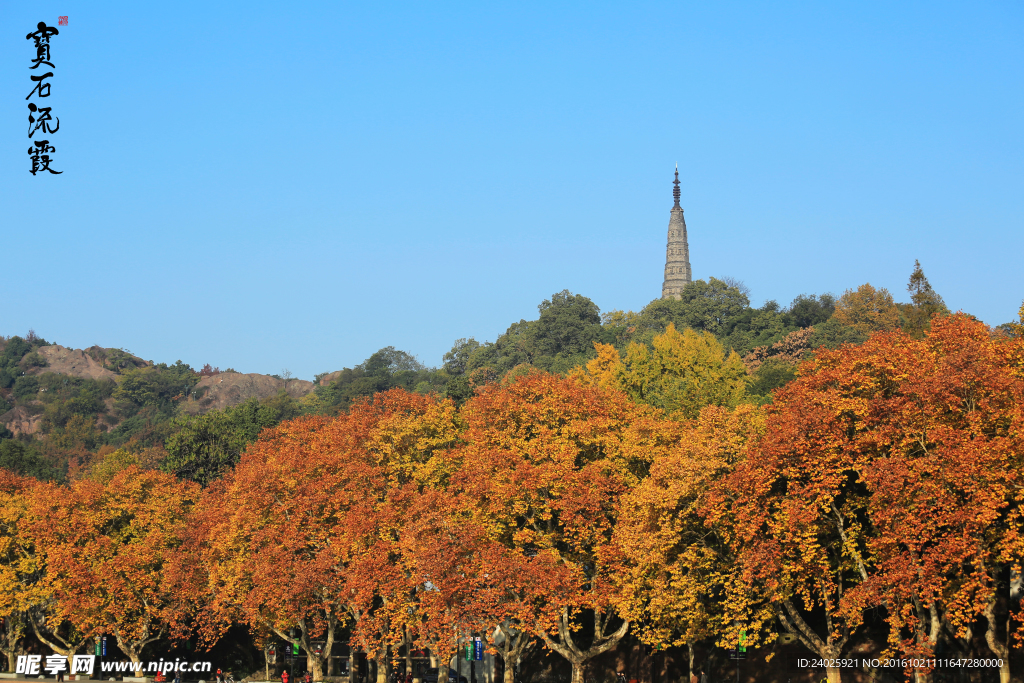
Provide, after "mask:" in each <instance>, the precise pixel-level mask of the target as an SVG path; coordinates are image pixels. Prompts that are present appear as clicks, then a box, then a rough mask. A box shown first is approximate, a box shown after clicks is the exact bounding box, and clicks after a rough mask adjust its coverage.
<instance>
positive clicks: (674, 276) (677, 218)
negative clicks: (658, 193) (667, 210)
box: [661, 164, 690, 299]
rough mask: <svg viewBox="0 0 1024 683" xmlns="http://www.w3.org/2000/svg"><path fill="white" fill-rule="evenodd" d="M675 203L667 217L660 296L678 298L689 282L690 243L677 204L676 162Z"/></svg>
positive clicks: (677, 167) (677, 171) (680, 209)
mask: <svg viewBox="0 0 1024 683" xmlns="http://www.w3.org/2000/svg"><path fill="white" fill-rule="evenodd" d="M672 184H673V185H675V188H673V190H672V197H673V198H674V199H675V205H674V206H673V207H672V213H671V214H670V216H669V219H668V248H667V249H666V251H665V282H664V284H662V285H661V298H662V299H668V298H669V297H672V298H673V299H678V298H679V295H680V294H681V293H682V291H683V287H685V286H686V285H688V284H690V245H689V244H688V243H687V241H686V221H685V220H683V208H682V207H681V206H679V164H676V179H675V180H674V181H672Z"/></svg>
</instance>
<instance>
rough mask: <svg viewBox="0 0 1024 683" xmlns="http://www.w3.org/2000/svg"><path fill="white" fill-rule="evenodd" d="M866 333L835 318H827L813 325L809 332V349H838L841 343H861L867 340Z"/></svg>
mask: <svg viewBox="0 0 1024 683" xmlns="http://www.w3.org/2000/svg"><path fill="white" fill-rule="evenodd" d="M867 338H868V335H866V334H865V333H863V332H861V331H860V330H858V329H857V328H855V327H850V326H849V325H844V324H843V323H841V322H839V320H838V319H837V318H834V317H833V318H829V319H828V320H826V321H825V322H823V323H820V324H818V325H815V326H814V332H813V333H812V334H811V338H810V340H809V341H810V346H811V349H814V350H817V349H819V348H822V347H824V348H826V349H832V350H834V349H838V348H839V347H840V346H842V345H843V344H862V343H864V342H865V341H867Z"/></svg>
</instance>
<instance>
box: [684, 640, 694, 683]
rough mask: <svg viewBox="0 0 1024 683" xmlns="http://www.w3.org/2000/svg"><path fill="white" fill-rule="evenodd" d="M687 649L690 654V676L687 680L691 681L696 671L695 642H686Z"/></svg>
mask: <svg viewBox="0 0 1024 683" xmlns="http://www.w3.org/2000/svg"><path fill="white" fill-rule="evenodd" d="M686 649H687V651H688V652H689V654H690V677H689V678H687V679H686V682H687V683H689V682H690V681H692V680H693V674H694V671H693V643H687V644H686Z"/></svg>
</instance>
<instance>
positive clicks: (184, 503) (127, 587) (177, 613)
mask: <svg viewBox="0 0 1024 683" xmlns="http://www.w3.org/2000/svg"><path fill="white" fill-rule="evenodd" d="M32 493H33V496H32V498H33V501H32V508H33V509H32V515H33V518H34V521H33V523H32V528H31V534H32V540H33V542H34V543H35V544H36V548H37V552H38V553H39V556H40V557H41V559H42V560H43V561H44V562H45V565H46V575H45V586H46V589H47V590H48V592H49V593H50V595H51V596H52V599H53V604H52V606H51V614H50V617H49V623H50V624H60V623H62V622H66V623H68V624H70V625H71V627H72V628H74V629H76V630H77V631H79V632H80V633H82V634H84V635H87V636H90V635H100V634H107V633H109V634H113V635H114V637H115V639H116V641H117V646H118V648H120V650H121V651H122V652H124V654H125V655H127V656H128V657H129V659H131V661H132V662H134V663H135V665H136V667H135V671H136V675H137V676H140V675H142V671H141V662H142V653H143V648H145V647H146V646H147V645H149V644H150V643H154V642H157V641H158V640H160V639H162V638H163V637H165V636H166V635H168V634H177V633H181V632H182V630H183V629H184V628H185V625H184V624H183V623H182V617H183V615H184V614H186V613H188V612H189V611H190V609H189V607H188V605H189V603H190V601H191V598H192V596H191V595H189V594H188V593H187V592H185V591H182V590H181V586H180V585H179V584H177V583H176V582H175V581H174V580H173V578H172V576H173V575H174V571H173V568H174V565H175V564H176V563H177V562H178V561H179V559H180V553H181V551H180V548H181V546H182V543H183V538H184V536H185V533H184V532H185V528H186V526H187V525H188V523H189V519H190V515H191V512H192V509H193V506H194V504H195V501H196V499H197V498H198V495H199V488H198V487H197V486H195V485H194V484H191V483H188V482H181V481H178V480H177V479H175V478H174V477H173V476H171V475H168V474H163V473H160V472H153V471H141V470H139V469H138V468H137V467H135V466H130V467H128V468H127V469H125V470H123V471H121V472H119V473H118V474H116V475H115V476H114V477H113V478H112V479H110V480H109V481H108V482H107V483H106V484H100V483H97V482H93V481H88V480H83V481H79V482H77V483H76V484H74V485H73V486H72V487H71V488H70V489H58V488H57V487H53V486H39V487H36V488H34V489H33V492H32Z"/></svg>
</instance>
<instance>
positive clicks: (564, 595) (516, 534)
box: [452, 373, 675, 683]
mask: <svg viewBox="0 0 1024 683" xmlns="http://www.w3.org/2000/svg"><path fill="white" fill-rule="evenodd" d="M462 415H463V418H464V419H465V420H466V422H467V431H466V434H465V436H464V439H465V442H466V443H465V446H463V447H462V448H460V449H459V450H458V456H459V458H460V459H461V461H462V462H461V467H460V469H459V471H458V472H457V473H456V474H455V475H453V483H452V486H453V487H454V488H456V489H457V490H460V491H462V492H464V495H465V496H466V497H467V499H468V500H469V501H471V502H472V505H471V506H470V508H469V509H471V510H473V514H474V515H475V518H476V520H477V521H478V522H479V523H481V524H482V525H484V526H485V527H486V528H487V530H488V534H489V536H490V537H491V538H493V539H494V540H495V541H496V542H498V543H500V544H502V545H503V546H504V547H506V548H508V549H512V550H515V551H516V552H519V553H524V554H526V555H528V556H532V557H534V558H542V559H538V561H540V562H548V563H550V564H551V565H552V566H556V565H563V566H564V567H565V568H566V570H568V571H569V572H571V576H570V577H569V581H570V582H571V589H570V590H563V589H558V590H551V588H552V585H551V584H549V583H546V582H543V581H540V582H531V583H530V584H529V585H526V586H523V589H524V590H529V591H530V593H531V595H530V599H532V600H535V601H537V602H539V603H540V607H541V609H542V610H543V612H544V613H545V614H546V615H547V619H542V620H540V621H539V622H538V623H537V624H536V625H534V626H533V628H534V630H535V632H536V633H537V635H538V636H540V638H541V639H542V640H543V641H544V643H545V645H546V646H547V647H548V648H549V649H551V650H553V651H554V652H557V653H558V654H559V655H561V656H562V657H564V658H565V659H566V660H568V661H569V663H570V664H571V665H572V672H573V673H572V680H573V683H580V681H581V680H582V675H583V666H584V664H585V663H586V662H587V661H589V660H590V659H592V658H593V657H596V656H597V655H599V654H601V653H602V652H607V651H608V650H610V649H612V648H614V647H615V646H616V644H618V642H619V641H620V640H621V639H622V637H623V636H624V635H625V634H626V632H627V630H628V628H629V621H628V620H624V619H622V618H621V616H620V611H619V602H620V597H621V593H620V586H619V583H618V582H619V578H620V570H621V566H622V556H621V553H620V552H619V551H618V549H617V546H616V545H615V544H614V543H613V540H612V533H613V530H614V527H615V524H616V519H617V510H618V501H619V499H620V498H621V496H622V495H624V494H625V493H626V492H628V491H629V490H631V489H632V488H634V487H635V486H636V485H637V484H638V483H639V481H640V480H641V479H642V478H643V477H644V476H645V475H646V472H647V468H648V466H649V464H650V461H651V459H652V458H654V457H656V456H657V455H659V454H660V453H663V452H664V451H665V450H666V449H667V448H668V446H669V444H670V442H671V441H672V439H673V438H674V434H675V426H674V424H673V423H670V422H667V421H665V420H663V419H661V418H660V417H659V415H658V413H657V411H655V410H653V409H651V408H649V407H646V406H641V405H636V404H632V403H630V402H629V401H628V400H627V398H626V396H625V395H624V394H623V393H621V392H619V391H616V390H614V389H603V388H601V387H597V386H592V385H588V384H587V383H586V382H584V381H582V380H581V379H579V378H565V379H562V378H559V377H557V376H552V375H547V374H543V373H534V374H528V375H524V376H522V377H519V378H518V379H517V380H516V381H513V382H509V383H504V384H502V385H490V386H487V387H484V388H483V389H481V390H480V392H479V393H478V394H477V395H476V396H475V397H473V398H472V399H470V401H469V402H467V403H466V405H465V407H464V408H463V411H462ZM555 585H557V583H556V584H555ZM584 617H585V618H586V621H587V623H588V625H589V624H591V623H592V629H588V633H581V632H579V630H578V629H579V619H581V618H584Z"/></svg>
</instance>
